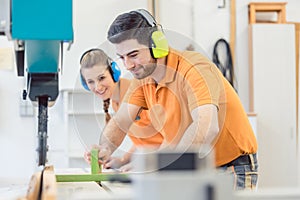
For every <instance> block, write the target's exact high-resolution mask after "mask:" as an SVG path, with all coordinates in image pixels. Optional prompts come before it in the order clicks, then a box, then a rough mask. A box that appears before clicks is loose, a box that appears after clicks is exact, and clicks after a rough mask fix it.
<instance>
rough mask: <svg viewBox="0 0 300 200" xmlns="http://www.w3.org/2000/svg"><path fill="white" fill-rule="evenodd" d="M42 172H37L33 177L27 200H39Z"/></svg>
mask: <svg viewBox="0 0 300 200" xmlns="http://www.w3.org/2000/svg"><path fill="white" fill-rule="evenodd" d="M41 177H42V172H36V173H34V174H33V175H32V176H31V179H30V182H29V186H28V190H27V194H26V197H25V198H24V199H27V200H36V199H38V198H39V192H40V187H41Z"/></svg>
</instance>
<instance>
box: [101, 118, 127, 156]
mask: <svg viewBox="0 0 300 200" xmlns="http://www.w3.org/2000/svg"><path fill="white" fill-rule="evenodd" d="M125 136H126V132H124V131H123V130H122V129H121V127H119V125H118V123H117V122H116V120H115V118H114V117H112V118H111V119H110V121H109V123H108V124H107V125H106V126H105V128H104V131H103V133H102V135H101V138H100V141H99V144H100V145H101V146H103V147H106V148H108V149H109V150H110V151H111V153H113V152H114V151H115V150H116V149H117V148H118V147H119V146H120V145H121V143H122V141H123V139H124V137H125Z"/></svg>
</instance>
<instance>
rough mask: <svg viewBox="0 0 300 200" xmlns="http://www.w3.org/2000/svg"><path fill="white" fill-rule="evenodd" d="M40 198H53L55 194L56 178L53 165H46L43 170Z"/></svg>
mask: <svg viewBox="0 0 300 200" xmlns="http://www.w3.org/2000/svg"><path fill="white" fill-rule="evenodd" d="M42 186H43V187H42V194H41V197H42V198H41V199H42V200H55V199H56V196H57V188H56V178H55V174H54V170H53V166H46V167H45V168H44V171H43V185H42Z"/></svg>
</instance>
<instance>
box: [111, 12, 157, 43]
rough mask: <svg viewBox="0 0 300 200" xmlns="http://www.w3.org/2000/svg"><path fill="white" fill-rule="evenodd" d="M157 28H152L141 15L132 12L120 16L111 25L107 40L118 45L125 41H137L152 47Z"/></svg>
mask: <svg viewBox="0 0 300 200" xmlns="http://www.w3.org/2000/svg"><path fill="white" fill-rule="evenodd" d="M156 30H157V27H152V26H151V25H150V24H149V23H148V21H147V20H146V19H145V18H144V17H143V16H142V15H141V14H139V13H137V12H135V11H131V12H129V13H124V14H121V15H119V16H118V17H117V18H116V19H115V20H114V21H113V23H112V24H111V25H110V27H109V30H108V33H107V39H108V40H109V41H110V42H111V43H113V44H118V43H121V42H123V41H124V40H129V39H136V40H137V41H138V42H139V43H140V44H143V45H146V46H148V47H150V44H151V42H150V41H151V35H152V33H153V32H154V31H156Z"/></svg>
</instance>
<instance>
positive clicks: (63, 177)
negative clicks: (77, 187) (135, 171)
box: [56, 149, 130, 182]
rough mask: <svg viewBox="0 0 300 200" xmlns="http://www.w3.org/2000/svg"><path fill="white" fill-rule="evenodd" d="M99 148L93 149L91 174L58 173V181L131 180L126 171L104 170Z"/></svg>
mask: <svg viewBox="0 0 300 200" xmlns="http://www.w3.org/2000/svg"><path fill="white" fill-rule="evenodd" d="M98 153H99V150H98V149H92V151H91V174H88V173H86V174H57V175H56V181H57V182H87V181H96V182H101V181H120V182H130V179H129V176H128V174H125V173H113V172H102V167H101V165H99V162H98V161H99V160H98Z"/></svg>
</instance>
